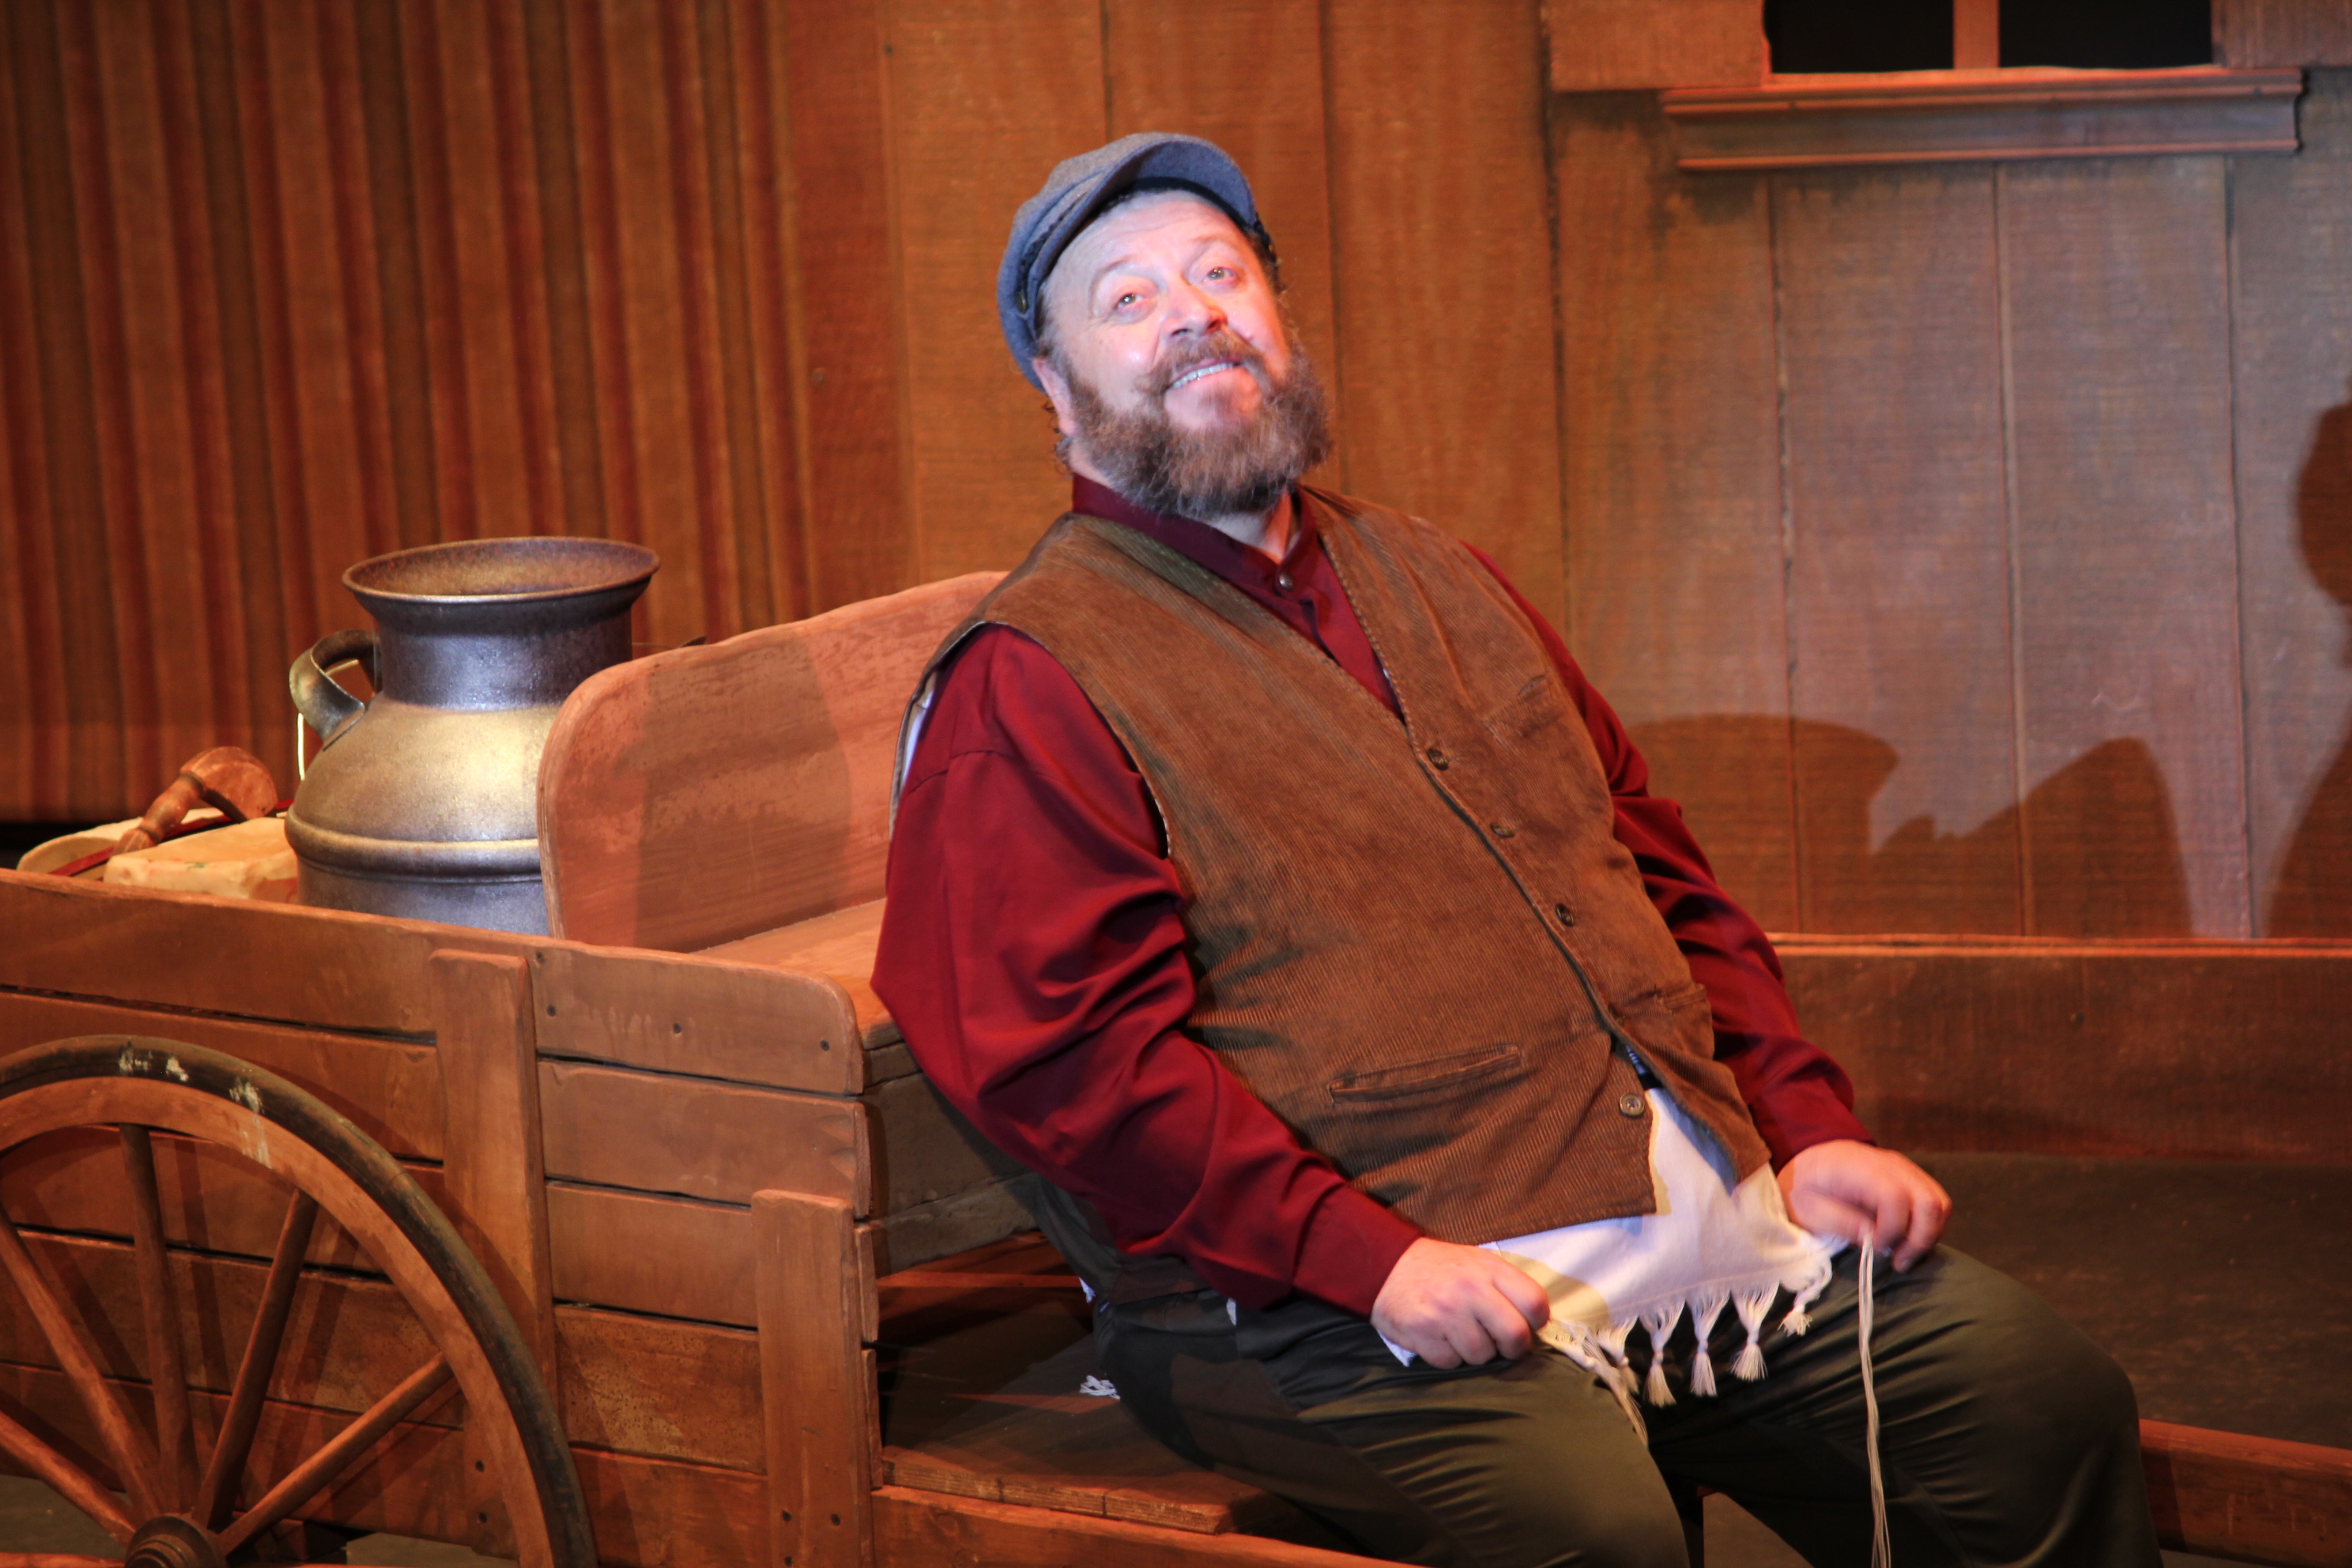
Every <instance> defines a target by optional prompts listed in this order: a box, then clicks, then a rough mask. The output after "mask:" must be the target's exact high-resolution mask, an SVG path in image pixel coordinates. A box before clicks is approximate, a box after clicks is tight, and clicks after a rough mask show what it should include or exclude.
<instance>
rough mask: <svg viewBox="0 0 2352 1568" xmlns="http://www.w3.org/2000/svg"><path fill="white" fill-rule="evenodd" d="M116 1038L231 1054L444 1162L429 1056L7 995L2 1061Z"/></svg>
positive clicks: (305, 1032)
mask: <svg viewBox="0 0 2352 1568" xmlns="http://www.w3.org/2000/svg"><path fill="white" fill-rule="evenodd" d="M124 978H125V979H126V980H131V981H134V983H135V977H134V976H130V975H126V976H125V977H124ZM93 983H96V984H104V983H105V982H104V978H103V977H93ZM111 1034H123V1035H148V1036H152V1037H157V1038H160V1039H166V1040H185V1041H186V1042H188V1043H189V1044H190V1045H194V1046H208V1047H211V1048H213V1049H214V1050H217V1051H226V1052H227V1053H228V1054H229V1055H230V1056H233V1057H236V1058H238V1059H239V1060H242V1061H247V1062H251V1063H253V1064H254V1065H255V1066H256V1067H262V1068H268V1069H269V1070H270V1071H271V1072H274V1073H278V1074H281V1075H283V1076H284V1077H285V1078H287V1079H290V1080H292V1081H293V1082H294V1083H296V1084H299V1086H301V1087H302V1088H303V1089H308V1090H309V1091H310V1093H312V1094H315V1095H317V1096H318V1097H319V1098H320V1099H321V1100H325V1101H326V1102H327V1103H328V1104H329V1105H331V1106H333V1107H334V1108H335V1109H336V1110H338V1111H340V1112H341V1114H343V1115H345V1116H348V1117H350V1118H351V1119H352V1123H353V1124H354V1125H355V1126H357V1127H358V1128H359V1129H360V1131H362V1132H365V1133H366V1134H367V1135H368V1136H369V1137H371V1138H373V1139H374V1140H375V1141H376V1142H379V1143H381V1144H383V1146H384V1147H385V1149H386V1150H388V1151H390V1152H392V1153H394V1154H395V1155H397V1156H400V1157H401V1158H404V1159H419V1160H438V1159H440V1158H441V1152H442V1122H441V1094H442V1081H441V1070H442V1069H441V1058H440V1056H439V1054H438V1053H437V1052H436V1051H435V1050H434V1048H433V1047H431V1046H427V1045H420V1044H416V1043H415V1042H413V1041H407V1040H387V1039H380V1038H370V1037H366V1036H362V1035H341V1034H331V1033H328V1032H326V1031H323V1030H318V1029H298V1028H289V1027H283V1026H274V1025H268V1024H241V1023H236V1022H232V1021H230V1020H227V1019H223V1018H209V1017H200V1016H194V1015H191V1014H187V1013H177V1012H163V1011H160V1010H157V1009H152V1008H142V1007H120V1006H109V1005H105V1004H103V1003H99V1002H78V1001H68V1000H66V999H64V998H61V997H56V996H45V995H41V994H37V993H32V992H24V991H9V990H0V1053H5V1052H9V1051H19V1050H23V1049H24V1048H26V1047H28V1046H37V1045H42V1044H46V1043H47V1042H48V1041H50V1040H63V1039H70V1038H72V1037H75V1036H77V1035H111ZM271 1224H272V1225H273V1226H275V1224H276V1222H275V1221H274V1220H273V1221H272V1222H271ZM263 1251H264V1252H267V1251H268V1247H264V1248H263Z"/></svg>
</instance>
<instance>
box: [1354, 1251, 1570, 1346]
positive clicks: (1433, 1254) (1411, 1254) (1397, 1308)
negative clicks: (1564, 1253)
mask: <svg viewBox="0 0 2352 1568" xmlns="http://www.w3.org/2000/svg"><path fill="white" fill-rule="evenodd" d="M1550 1317H1551V1300H1550V1298H1549V1297H1547V1296H1546V1295H1545V1294H1544V1292H1543V1287H1542V1286H1540V1285H1538V1284H1537V1283H1536V1282H1535V1281H1534V1280H1532V1279H1528V1277H1527V1276H1526V1275H1525V1274H1523V1273H1521V1272H1520V1271H1519V1270H1517V1268H1512V1267H1511V1266H1510V1265H1509V1264H1507V1263H1506V1262H1504V1261H1503V1260H1502V1259H1501V1258H1497V1257H1496V1256H1495V1255H1494V1254H1493V1253H1491V1252H1488V1251H1486V1250H1485V1249H1484V1248H1483V1247H1458V1246H1456V1245H1454V1243H1453V1242H1450V1241H1434V1240H1432V1239H1431V1238H1430V1237H1425V1236H1424V1237H1422V1238H1421V1239H1420V1240H1419V1241H1416V1242H1414V1243H1413V1244H1412V1246H1411V1247H1406V1248H1405V1249H1404V1256H1403V1257H1402V1258H1398V1259H1397V1260H1396V1267H1395V1268H1391V1269H1390V1270H1389V1277H1388V1281H1387V1283H1385V1284H1383V1285H1382V1286H1381V1293H1380V1296H1379V1297H1378V1299H1376V1300H1374V1301H1373V1302H1372V1327H1374V1328H1376V1329H1378V1330H1380V1331H1381V1333H1383V1334H1385V1335H1386V1336H1388V1338H1390V1339H1391V1340H1393V1341H1394V1342H1397V1343H1398V1344H1401V1345H1402V1346H1403V1347H1404V1348H1405V1349H1407V1350H1409V1351H1411V1352H1412V1353H1413V1354H1415V1355H1417V1356H1419V1357H1420V1358H1421V1359H1422V1360H1423V1361H1425V1362H1427V1363H1429V1364H1430V1365H1432V1366H1438V1367H1454V1366H1460V1365H1462V1364H1463V1363H1465V1362H1467V1363H1471V1364H1472V1365H1475V1364H1477V1363H1480V1362H1484V1361H1492V1360H1493V1359H1494V1358H1495V1357H1496V1356H1497V1355H1500V1356H1502V1357H1504V1358H1505V1359H1507V1360H1509V1361H1517V1359H1518V1358H1519V1357H1521V1356H1523V1355H1525V1354H1527V1353H1528V1350H1529V1349H1530V1348H1531V1347H1533V1345H1534V1344H1535V1331H1537V1330H1538V1329H1539V1328H1542V1327H1543V1326H1544V1324H1545V1322H1546V1321H1549V1319H1550Z"/></svg>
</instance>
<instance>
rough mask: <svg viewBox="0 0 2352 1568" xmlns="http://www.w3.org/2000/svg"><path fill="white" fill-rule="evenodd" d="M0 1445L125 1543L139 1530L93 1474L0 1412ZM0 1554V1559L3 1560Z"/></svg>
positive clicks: (116, 1538)
mask: <svg viewBox="0 0 2352 1568" xmlns="http://www.w3.org/2000/svg"><path fill="white" fill-rule="evenodd" d="M0 1449H5V1450H6V1451H7V1454H8V1457H9V1458H12V1459H14V1460H16V1462H17V1463H18V1464H20V1465H22V1466H24V1467H25V1468H26V1469H28V1470H30V1471H32V1472H33V1474H35V1475H37V1476H38V1477H40V1478H41V1479H43V1480H45V1481H47V1482H48V1483H49V1485H50V1486H52V1487H54V1488H56V1489H57V1490H58V1495H59V1496H61V1497H63V1498H64V1499H65V1500H67V1501H68V1502H69V1503H71V1504H73V1505H74V1507H76V1508H78V1509H79V1510H82V1512H84V1513H86V1514H88V1515H89V1517H90V1518H92V1519H94V1520H96V1521H98V1522H99V1524H100V1526H101V1527H102V1528H103V1529H104V1530H105V1531H106V1532H107V1533H108V1534H109V1535H111V1536H112V1537H114V1539H115V1540H117V1541H120V1542H122V1544H124V1545H125V1546H128V1545H130V1544H131V1537H132V1536H133V1535H136V1534H137V1533H138V1532H139V1525H138V1522H137V1521H135V1520H133V1519H132V1518H131V1516H130V1515H129V1514H128V1513H126V1512H124V1511H123V1509H122V1504H121V1502H120V1501H118V1500H116V1499H115V1496H114V1493H113V1492H112V1491H111V1490H110V1489H108V1488H107V1487H106V1486H105V1485H104V1484H103V1483H102V1482H100V1480H99V1479H98V1478H97V1477H95V1476H93V1475H91V1474H90V1473H89V1471H88V1470H85V1469H83V1468H81V1467H80V1466H79V1465H77V1464H75V1463H74V1462H73V1461H72V1460H71V1459H68V1458H66V1457H65V1456H64V1455H63V1454H60V1453H58V1451H57V1450H56V1449H55V1448H52V1447H49V1446H48V1445H47V1443H44V1442H42V1441H41V1440H40V1439H39V1438H38V1437H36V1436H33V1434H32V1433H31V1432H30V1431H28V1430H27V1429H26V1428H25V1427H23V1426H19V1425H17V1424H16V1422H15V1421H13V1420H11V1419H10V1418H9V1417H8V1415H6V1413H5V1412H0ZM0 1563H5V1558H0Z"/></svg>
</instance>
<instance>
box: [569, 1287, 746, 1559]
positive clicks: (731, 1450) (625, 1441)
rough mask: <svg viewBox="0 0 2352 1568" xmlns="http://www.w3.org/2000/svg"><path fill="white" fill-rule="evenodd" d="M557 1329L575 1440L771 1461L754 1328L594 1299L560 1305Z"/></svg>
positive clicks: (718, 1460) (691, 1459) (723, 1460)
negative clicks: (616, 1307)
mask: <svg viewBox="0 0 2352 1568" xmlns="http://www.w3.org/2000/svg"><path fill="white" fill-rule="evenodd" d="M555 1329H556V1338H557V1342H558V1349H559V1352H560V1353H561V1355H562V1368H563V1378H562V1390H563V1425H564V1429H565V1430H566V1431H568V1432H569V1433H570V1434H571V1435H572V1442H573V1443H575V1444H580V1445H584V1446H585V1447H591V1448H604V1449H610V1450H614V1451H616V1452H621V1453H629V1454H636V1455H641V1456H646V1457H652V1458H666V1459H675V1460H679V1461H682V1462H685V1463H690V1464H697V1465H715V1466H719V1467H720V1468H730V1469H737V1470H752V1471H757V1470H761V1469H762V1468H764V1467H765V1466H766V1463H767V1459H766V1448H765V1447H764V1445H765V1442H766V1429H765V1427H764V1426H762V1425H761V1422H762V1419H763V1418H762V1416H761V1412H760V1345H759V1341H758V1338H757V1337H756V1336H755V1335H754V1334H752V1333H751V1332H750V1331H746V1330H741V1329H732V1328H720V1327H716V1326H714V1325H711V1324H708V1323H682V1322H677V1321H672V1320H667V1319H659V1318H641V1317H633V1316H630V1315H629V1314H627V1313H624V1312H607V1311H600V1310H593V1309H590V1308H586V1307H559V1308H557V1309H556V1311H555ZM608 1560H609V1559H608Z"/></svg>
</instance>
